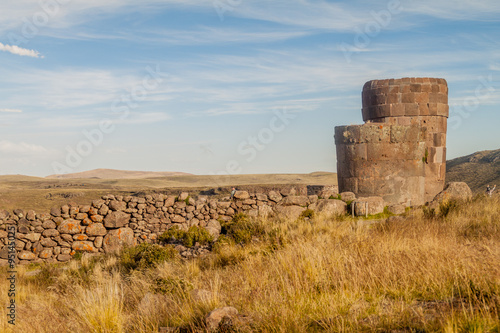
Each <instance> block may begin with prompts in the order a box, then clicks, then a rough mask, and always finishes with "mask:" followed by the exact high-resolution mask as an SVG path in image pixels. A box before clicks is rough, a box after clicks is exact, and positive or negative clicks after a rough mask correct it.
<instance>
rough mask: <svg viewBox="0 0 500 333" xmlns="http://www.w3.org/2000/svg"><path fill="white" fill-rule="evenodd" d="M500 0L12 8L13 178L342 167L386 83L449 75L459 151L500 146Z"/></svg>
mask: <svg viewBox="0 0 500 333" xmlns="http://www.w3.org/2000/svg"><path fill="white" fill-rule="evenodd" d="M498 36H500V2H498V0H479V1H478V0H476V1H470V0H460V1H452V0H442V1H430V0H422V1H404V0H401V1H398V0H391V1H368V0H365V1H363V0H358V1H310V0H286V1H284V0H274V1H259V0H254V1H251V0H209V1H203V0H196V1H194V0H182V1H181V0H142V1H136V0H41V1H38V0H17V1H4V2H2V4H0V62H1V64H2V65H1V66H0V133H1V135H0V174H27V175H34V176H46V175H49V174H54V173H60V172H78V171H85V170H90V169H95V168H113V169H125V170H149V171H184V172H190V173H195V174H228V173H229V174H232V173H244V174H247V173H308V172H313V171H335V170H336V159H335V146H334V142H333V133H334V131H333V128H334V127H335V126H339V125H348V124H361V123H362V119H361V111H360V109H361V89H362V87H363V84H364V83H365V82H366V81H368V80H372V79H384V78H399V77H408V76H410V77H411V76H424V77H425V76H429V77H440V78H441V77H442V78H445V79H446V80H447V81H448V85H449V88H450V108H451V116H450V120H449V129H448V158H454V157H458V156H462V155H466V154H470V153H472V152H475V151H478V150H488V149H498V148H500V146H499V138H500V134H499V132H500V128H499V124H500V122H499V120H500V115H499V111H500V108H499V106H500V38H499V37H498Z"/></svg>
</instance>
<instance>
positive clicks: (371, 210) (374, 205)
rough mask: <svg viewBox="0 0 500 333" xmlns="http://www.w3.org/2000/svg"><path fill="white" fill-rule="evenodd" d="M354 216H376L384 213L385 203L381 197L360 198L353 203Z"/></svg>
mask: <svg viewBox="0 0 500 333" xmlns="http://www.w3.org/2000/svg"><path fill="white" fill-rule="evenodd" d="M353 204H354V206H353V207H354V214H355V215H356V216H364V215H366V213H367V208H368V215H375V214H380V213H383V212H384V207H385V201H384V199H382V198H381V197H366V198H358V199H356V200H354V201H353Z"/></svg>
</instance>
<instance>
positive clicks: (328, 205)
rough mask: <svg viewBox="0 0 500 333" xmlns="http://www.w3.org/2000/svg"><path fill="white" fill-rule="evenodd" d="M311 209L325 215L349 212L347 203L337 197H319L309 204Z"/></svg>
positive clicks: (331, 215) (330, 215)
mask: <svg viewBox="0 0 500 333" xmlns="http://www.w3.org/2000/svg"><path fill="white" fill-rule="evenodd" d="M309 209H311V210H313V211H314V212H316V213H317V214H320V215H323V216H325V217H333V216H337V215H342V214H346V213H347V204H346V203H345V202H344V201H341V200H336V199H319V200H318V202H316V203H314V204H312V205H309Z"/></svg>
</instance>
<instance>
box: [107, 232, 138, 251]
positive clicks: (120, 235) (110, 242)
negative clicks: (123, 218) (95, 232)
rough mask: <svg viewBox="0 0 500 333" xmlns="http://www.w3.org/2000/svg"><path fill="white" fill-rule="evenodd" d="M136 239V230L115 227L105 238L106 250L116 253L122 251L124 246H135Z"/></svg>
mask: <svg viewBox="0 0 500 333" xmlns="http://www.w3.org/2000/svg"><path fill="white" fill-rule="evenodd" d="M136 243H137V242H136V239H135V238H134V231H133V230H132V229H130V228H121V229H114V230H111V231H109V232H108V234H107V235H106V237H104V240H103V247H104V252H106V253H115V252H118V251H120V250H121V249H122V248H123V246H135V245H136Z"/></svg>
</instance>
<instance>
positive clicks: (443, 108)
mask: <svg viewBox="0 0 500 333" xmlns="http://www.w3.org/2000/svg"><path fill="white" fill-rule="evenodd" d="M449 110H450V107H449V106H448V104H443V103H438V105H437V115H438V116H442V117H448V116H449Z"/></svg>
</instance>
